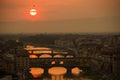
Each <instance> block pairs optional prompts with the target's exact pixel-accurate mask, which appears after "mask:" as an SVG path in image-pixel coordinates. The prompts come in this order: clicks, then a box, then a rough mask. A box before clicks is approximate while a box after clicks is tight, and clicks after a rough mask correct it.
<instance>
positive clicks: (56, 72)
mask: <svg viewBox="0 0 120 80" xmlns="http://www.w3.org/2000/svg"><path fill="white" fill-rule="evenodd" d="M30 70H31V71H30V73H31V74H32V76H33V78H34V79H37V78H39V79H37V80H92V79H91V78H90V77H87V76H84V77H83V76H81V74H82V70H80V69H79V68H73V69H72V73H71V75H68V74H66V72H67V70H66V68H64V67H52V68H50V69H49V70H48V76H49V77H48V76H45V75H44V69H42V68H30ZM43 76H44V77H43Z"/></svg>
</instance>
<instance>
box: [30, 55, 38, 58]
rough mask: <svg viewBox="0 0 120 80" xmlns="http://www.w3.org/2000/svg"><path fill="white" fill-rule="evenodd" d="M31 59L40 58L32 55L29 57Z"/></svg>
mask: <svg viewBox="0 0 120 80" xmlns="http://www.w3.org/2000/svg"><path fill="white" fill-rule="evenodd" d="M29 58H38V56H37V55H34V54H32V55H29Z"/></svg>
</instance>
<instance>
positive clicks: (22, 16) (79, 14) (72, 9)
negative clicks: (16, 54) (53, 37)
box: [0, 0, 120, 34]
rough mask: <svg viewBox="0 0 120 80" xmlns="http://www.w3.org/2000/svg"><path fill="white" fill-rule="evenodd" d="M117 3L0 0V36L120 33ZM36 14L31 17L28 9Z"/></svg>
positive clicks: (112, 0)
mask: <svg viewBox="0 0 120 80" xmlns="http://www.w3.org/2000/svg"><path fill="white" fill-rule="evenodd" d="M119 4H120V1H119V0H17V1H16V0H1V1H0V10H1V11H0V34H6V33H45V32H46V33H73V32H76V33H77V32H84V33H86V32H120V30H119V27H120V26H119V25H120V23H119V21H120V10H119V7H120V6H119ZM32 8H34V9H36V11H37V15H35V16H31V15H30V14H29V11H30V9H32Z"/></svg>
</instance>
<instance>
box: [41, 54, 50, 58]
mask: <svg viewBox="0 0 120 80" xmlns="http://www.w3.org/2000/svg"><path fill="white" fill-rule="evenodd" d="M39 58H52V56H51V55H50V54H42V55H40V56H39Z"/></svg>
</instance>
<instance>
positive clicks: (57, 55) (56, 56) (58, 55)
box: [53, 54, 64, 58]
mask: <svg viewBox="0 0 120 80" xmlns="http://www.w3.org/2000/svg"><path fill="white" fill-rule="evenodd" d="M53 58H64V56H63V55H60V54H56V55H54V57H53Z"/></svg>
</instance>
